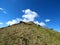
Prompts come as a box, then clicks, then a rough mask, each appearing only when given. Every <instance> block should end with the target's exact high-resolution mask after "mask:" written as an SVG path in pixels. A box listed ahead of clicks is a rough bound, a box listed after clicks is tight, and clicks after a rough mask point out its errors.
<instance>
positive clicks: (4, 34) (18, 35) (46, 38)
mask: <svg viewBox="0 0 60 45" xmlns="http://www.w3.org/2000/svg"><path fill="white" fill-rule="evenodd" d="M0 45H60V33H59V32H56V31H54V30H53V29H48V28H43V27H41V26H39V25H36V24H34V23H33V22H29V23H25V22H20V23H18V24H15V25H12V26H7V27H4V28H0Z"/></svg>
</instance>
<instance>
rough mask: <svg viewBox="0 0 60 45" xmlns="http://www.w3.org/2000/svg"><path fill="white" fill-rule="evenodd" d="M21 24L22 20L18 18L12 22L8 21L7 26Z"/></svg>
mask: <svg viewBox="0 0 60 45" xmlns="http://www.w3.org/2000/svg"><path fill="white" fill-rule="evenodd" d="M19 22H20V19H19V18H16V19H15V20H12V21H8V22H6V24H7V25H13V24H17V23H19Z"/></svg>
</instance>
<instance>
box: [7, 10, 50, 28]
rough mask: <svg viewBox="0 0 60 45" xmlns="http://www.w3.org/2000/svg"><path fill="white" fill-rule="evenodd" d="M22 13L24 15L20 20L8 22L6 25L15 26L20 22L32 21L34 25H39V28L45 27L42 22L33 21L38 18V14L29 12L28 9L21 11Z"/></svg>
mask: <svg viewBox="0 0 60 45" xmlns="http://www.w3.org/2000/svg"><path fill="white" fill-rule="evenodd" d="M22 12H23V13H24V15H22V18H16V19H14V20H12V21H8V22H7V23H6V24H8V25H13V24H17V23H19V22H20V21H23V22H29V21H33V22H34V23H35V24H37V25H40V26H43V27H44V26H46V24H45V23H44V22H39V21H35V18H36V17H38V14H37V13H36V12H35V11H31V10H30V9H26V10H22ZM49 21H50V20H47V19H46V20H45V22H49Z"/></svg>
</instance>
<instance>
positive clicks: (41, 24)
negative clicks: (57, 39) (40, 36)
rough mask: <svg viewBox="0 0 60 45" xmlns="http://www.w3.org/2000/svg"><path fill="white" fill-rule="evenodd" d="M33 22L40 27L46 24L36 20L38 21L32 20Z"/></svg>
mask: <svg viewBox="0 0 60 45" xmlns="http://www.w3.org/2000/svg"><path fill="white" fill-rule="evenodd" d="M34 23H35V24H37V25H40V26H42V27H44V26H46V24H45V23H44V22H38V21H34Z"/></svg>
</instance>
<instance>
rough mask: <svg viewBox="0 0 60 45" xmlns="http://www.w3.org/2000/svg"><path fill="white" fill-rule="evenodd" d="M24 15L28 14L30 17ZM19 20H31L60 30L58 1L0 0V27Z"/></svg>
mask: <svg viewBox="0 0 60 45" xmlns="http://www.w3.org/2000/svg"><path fill="white" fill-rule="evenodd" d="M28 10H29V11H28ZM26 11H28V12H27V13H26ZM30 12H31V13H30ZM33 12H34V13H33ZM26 15H29V16H30V18H31V19H30V18H27V17H28V16H26ZM31 15H33V16H31ZM16 20H18V21H16ZM20 20H23V21H33V22H35V23H38V24H40V25H43V26H46V27H49V28H53V29H55V30H56V31H60V1H59V0H0V27H4V26H7V25H8V24H9V23H11V22H12V23H11V24H14V23H17V22H19V21H20Z"/></svg>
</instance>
